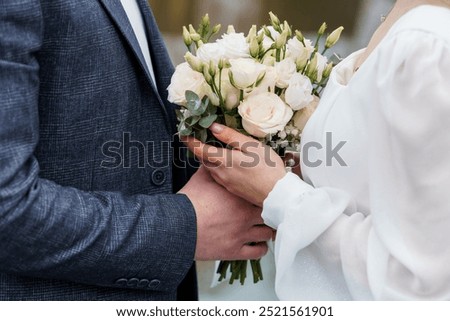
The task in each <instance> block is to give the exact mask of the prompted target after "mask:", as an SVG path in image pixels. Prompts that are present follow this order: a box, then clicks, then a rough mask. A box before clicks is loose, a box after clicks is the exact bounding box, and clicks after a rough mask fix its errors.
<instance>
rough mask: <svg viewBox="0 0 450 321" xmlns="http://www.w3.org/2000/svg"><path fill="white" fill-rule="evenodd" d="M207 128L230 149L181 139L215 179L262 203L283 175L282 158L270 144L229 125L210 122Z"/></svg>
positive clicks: (246, 197) (250, 200)
mask: <svg viewBox="0 0 450 321" xmlns="http://www.w3.org/2000/svg"><path fill="white" fill-rule="evenodd" d="M210 130H211V132H212V133H213V134H214V136H215V137H216V138H217V139H218V140H220V141H222V142H224V143H226V144H227V145H229V146H231V147H232V148H233V149H226V148H217V147H214V146H211V145H206V144H203V143H202V142H200V141H199V140H197V139H195V138H193V137H183V142H184V143H185V144H186V145H187V146H188V147H189V149H190V150H191V151H192V152H193V153H194V154H195V155H196V156H197V157H198V158H199V159H200V160H201V161H202V163H203V164H204V165H205V168H207V169H208V170H209V172H210V173H211V176H212V177H213V178H214V180H216V182H218V183H219V184H221V185H222V186H224V187H225V188H226V189H227V190H228V191H230V192H231V193H233V194H235V195H238V196H240V197H242V198H244V199H246V200H247V201H249V202H251V203H253V204H255V205H257V206H262V204H263V202H264V200H265V199H266V197H267V195H268V194H269V193H270V192H271V191H272V189H273V187H274V186H275V184H276V182H277V181H278V180H280V179H281V178H283V177H284V175H286V170H285V166H284V163H283V160H282V159H281V158H280V157H279V156H278V155H277V154H276V153H275V152H274V151H273V150H272V149H271V148H270V147H268V146H265V145H263V144H262V143H261V142H259V141H257V140H255V139H253V138H251V137H248V136H245V135H242V134H240V133H239V132H237V131H235V130H233V129H231V128H228V127H226V126H223V125H219V124H213V125H212V126H211V127H210Z"/></svg>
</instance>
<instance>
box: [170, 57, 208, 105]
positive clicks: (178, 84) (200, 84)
mask: <svg viewBox="0 0 450 321" xmlns="http://www.w3.org/2000/svg"><path fill="white" fill-rule="evenodd" d="M208 88H209V86H208V84H207V83H206V81H205V78H204V77H203V75H202V74H201V73H199V72H197V71H195V70H192V68H191V67H189V64H188V63H187V62H184V63H182V64H180V65H178V66H177V68H176V69H175V73H174V74H173V76H172V80H171V82H170V85H169V87H168V88H167V90H168V91H169V97H168V100H169V101H170V102H171V103H174V104H177V105H180V106H186V103H187V102H186V91H187V90H191V91H193V92H195V93H196V94H197V95H198V96H199V97H200V98H202V97H203V96H205V95H206V94H207V93H208Z"/></svg>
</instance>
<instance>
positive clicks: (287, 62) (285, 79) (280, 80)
mask: <svg viewBox="0 0 450 321" xmlns="http://www.w3.org/2000/svg"><path fill="white" fill-rule="evenodd" d="M275 71H276V72H277V87H278V88H286V87H287V86H288V85H289V80H290V79H291V78H292V76H293V75H294V74H295V73H296V72H297V65H296V64H295V62H294V61H293V60H292V59H290V58H286V59H284V60H282V61H280V62H277V63H275Z"/></svg>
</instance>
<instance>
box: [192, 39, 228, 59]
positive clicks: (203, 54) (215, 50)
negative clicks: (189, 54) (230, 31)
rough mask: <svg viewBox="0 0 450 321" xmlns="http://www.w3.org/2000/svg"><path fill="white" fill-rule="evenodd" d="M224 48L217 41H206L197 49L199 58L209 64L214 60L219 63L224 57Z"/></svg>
mask: <svg viewBox="0 0 450 321" xmlns="http://www.w3.org/2000/svg"><path fill="white" fill-rule="evenodd" d="M224 53H225V51H224V48H223V47H222V46H220V45H219V44H218V43H217V42H213V43H206V44H204V45H202V46H201V47H200V48H198V50H197V58H199V59H200V60H201V61H202V62H203V63H206V64H209V62H210V61H212V62H213V63H214V64H218V63H219V60H220V59H221V58H223V57H224Z"/></svg>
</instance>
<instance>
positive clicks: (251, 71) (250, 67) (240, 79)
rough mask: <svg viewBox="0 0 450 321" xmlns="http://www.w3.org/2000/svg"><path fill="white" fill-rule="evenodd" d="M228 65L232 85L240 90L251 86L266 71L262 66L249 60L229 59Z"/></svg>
mask: <svg viewBox="0 0 450 321" xmlns="http://www.w3.org/2000/svg"><path fill="white" fill-rule="evenodd" d="M230 65H231V68H230V71H231V73H232V75H233V80H234V84H235V85H236V87H237V88H239V89H241V90H244V89H246V88H248V87H251V86H253V85H254V84H255V83H256V81H257V80H258V78H259V77H260V76H262V74H263V73H264V71H265V69H266V67H265V66H264V65H262V64H260V63H258V62H257V61H255V60H253V59H250V58H239V59H230Z"/></svg>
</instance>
